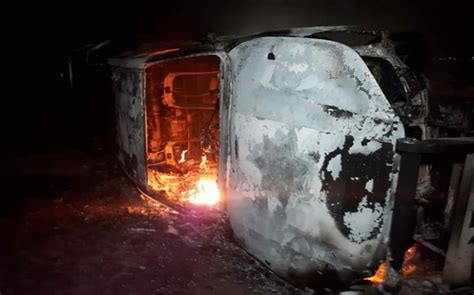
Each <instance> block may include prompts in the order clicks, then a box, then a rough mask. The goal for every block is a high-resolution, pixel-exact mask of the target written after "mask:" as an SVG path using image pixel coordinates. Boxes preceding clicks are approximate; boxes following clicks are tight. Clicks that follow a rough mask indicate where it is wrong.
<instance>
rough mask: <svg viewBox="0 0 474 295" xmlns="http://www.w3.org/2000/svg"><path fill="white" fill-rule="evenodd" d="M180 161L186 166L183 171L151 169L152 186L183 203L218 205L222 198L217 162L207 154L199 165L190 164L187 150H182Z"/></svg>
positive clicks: (173, 199)
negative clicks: (187, 158)
mask: <svg viewBox="0 0 474 295" xmlns="http://www.w3.org/2000/svg"><path fill="white" fill-rule="evenodd" d="M179 163H180V164H182V165H181V166H182V167H184V168H183V169H182V171H171V172H167V173H165V172H159V171H155V170H149V184H150V186H151V187H152V188H153V189H154V190H157V191H164V192H165V194H166V196H167V198H168V199H170V200H171V201H173V202H175V203H178V204H181V205H185V204H186V203H191V204H195V205H206V206H215V205H217V204H218V203H219V201H220V199H221V198H220V193H219V189H218V186H217V164H212V163H211V162H210V161H208V159H207V156H206V155H205V154H203V156H202V158H201V162H200V163H199V165H192V164H189V163H188V162H187V161H186V151H183V152H182V154H181V159H180V161H179ZM187 164H188V165H187Z"/></svg>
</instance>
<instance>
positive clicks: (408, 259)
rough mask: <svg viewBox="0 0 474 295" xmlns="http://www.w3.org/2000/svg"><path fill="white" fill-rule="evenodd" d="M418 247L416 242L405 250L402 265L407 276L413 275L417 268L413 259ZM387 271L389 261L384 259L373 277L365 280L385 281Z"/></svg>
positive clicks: (404, 274) (374, 282)
mask: <svg viewBox="0 0 474 295" xmlns="http://www.w3.org/2000/svg"><path fill="white" fill-rule="evenodd" d="M417 248H418V245H417V244H414V245H413V246H411V247H410V248H409V249H408V250H407V251H406V252H405V257H404V263H403V267H402V274H403V276H405V277H407V276H410V275H412V274H413V273H414V272H415V271H416V270H417V267H416V265H415V264H414V263H413V261H412V260H413V257H414V256H415V254H416V253H417ZM386 272H387V263H386V262H385V261H384V262H382V263H381V264H380V266H379V268H378V269H377V271H376V272H375V274H374V275H373V276H371V277H368V278H365V280H366V281H370V282H371V283H372V284H380V283H383V281H384V278H385V273H386Z"/></svg>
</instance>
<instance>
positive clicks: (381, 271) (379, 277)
mask: <svg viewBox="0 0 474 295" xmlns="http://www.w3.org/2000/svg"><path fill="white" fill-rule="evenodd" d="M386 271H387V263H386V262H385V261H384V262H382V263H381V264H380V266H379V268H378V269H377V271H376V272H375V274H374V275H373V276H371V277H368V278H365V280H367V281H370V282H371V283H372V284H380V283H382V282H383V280H384V277H385V272H386Z"/></svg>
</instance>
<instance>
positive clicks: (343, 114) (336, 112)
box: [323, 105, 354, 119]
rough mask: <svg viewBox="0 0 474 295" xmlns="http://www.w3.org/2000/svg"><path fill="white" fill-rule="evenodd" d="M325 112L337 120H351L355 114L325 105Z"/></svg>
mask: <svg viewBox="0 0 474 295" xmlns="http://www.w3.org/2000/svg"><path fill="white" fill-rule="evenodd" d="M323 110H324V111H325V112H326V113H328V114H329V115H331V116H333V117H335V118H342V119H349V118H352V117H353V116H354V113H352V112H350V111H346V110H342V109H340V108H338V107H335V106H331V105H323Z"/></svg>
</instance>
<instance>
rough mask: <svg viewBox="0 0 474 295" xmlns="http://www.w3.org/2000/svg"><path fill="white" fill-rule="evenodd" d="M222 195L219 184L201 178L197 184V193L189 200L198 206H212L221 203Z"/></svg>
mask: <svg viewBox="0 0 474 295" xmlns="http://www.w3.org/2000/svg"><path fill="white" fill-rule="evenodd" d="M219 199H220V195H219V189H218V188H217V183H216V181H214V180H211V179H205V178H201V179H199V181H198V182H197V192H196V193H195V194H193V195H192V196H191V197H190V198H189V202H191V203H193V204H196V205H208V206H212V205H215V204H217V203H218V202H219Z"/></svg>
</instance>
